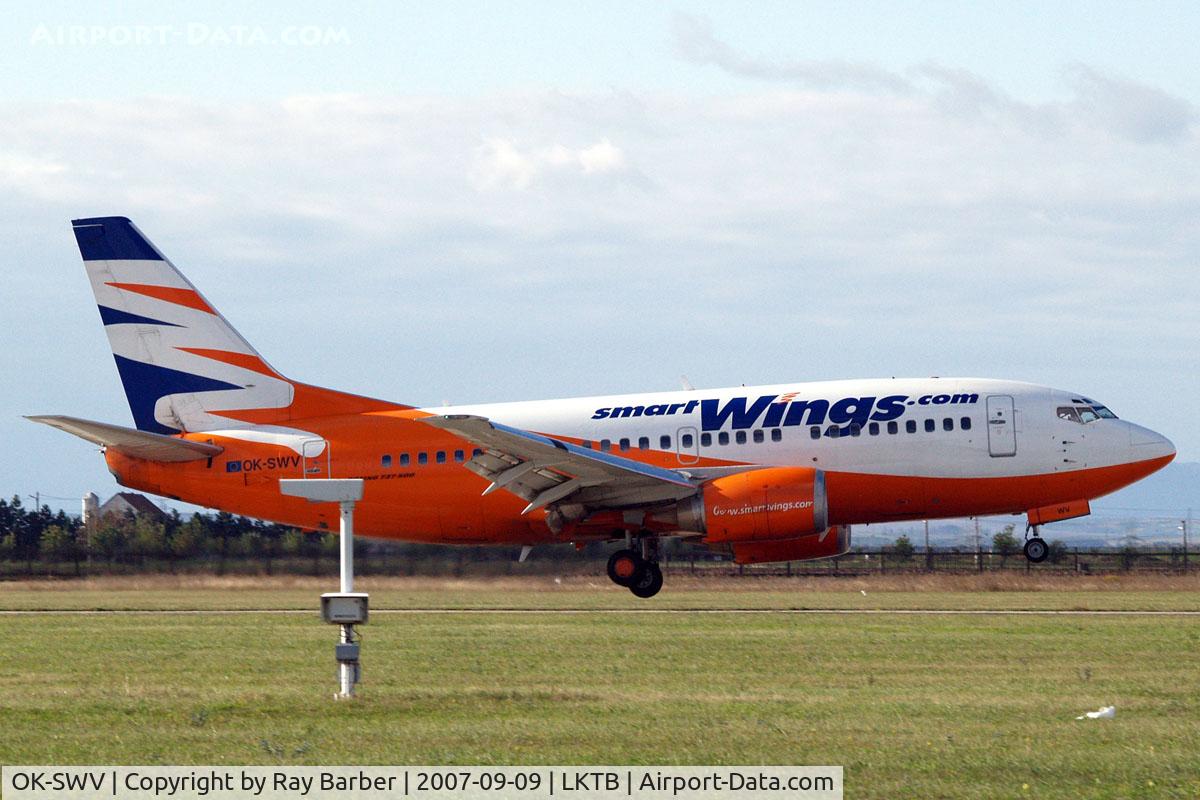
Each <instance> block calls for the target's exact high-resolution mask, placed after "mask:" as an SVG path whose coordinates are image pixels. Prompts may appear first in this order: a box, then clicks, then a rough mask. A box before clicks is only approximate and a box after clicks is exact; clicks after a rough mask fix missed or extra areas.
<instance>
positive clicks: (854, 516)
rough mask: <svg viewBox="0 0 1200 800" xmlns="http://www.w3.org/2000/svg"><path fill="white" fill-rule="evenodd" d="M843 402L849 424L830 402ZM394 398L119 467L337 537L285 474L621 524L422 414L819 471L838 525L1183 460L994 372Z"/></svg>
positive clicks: (451, 504)
mask: <svg viewBox="0 0 1200 800" xmlns="http://www.w3.org/2000/svg"><path fill="white" fill-rule="evenodd" d="M889 398H891V399H890V400H889ZM896 398H902V399H896ZM847 400H850V401H852V402H847ZM883 401H886V402H883ZM935 401H938V402H935ZM952 401H953V402H952ZM839 403H841V404H842V405H841V409H840V411H841V413H838V414H836V420H835V419H833V418H832V417H831V410H833V411H838V410H839V409H838V404H839ZM384 405H385V404H380V406H381V407H379V408H378V409H375V410H370V411H365V412H362V413H355V414H338V415H331V416H322V417H312V418H309V419H302V420H288V421H280V422H282V424H275V425H272V426H270V427H269V429H268V430H263V429H261V428H259V427H248V428H242V429H227V430H223V431H222V430H212V431H207V432H204V433H187V434H183V436H184V437H185V438H188V439H194V440H197V441H206V442H207V441H211V442H214V443H216V444H219V445H220V446H221V447H222V448H224V451H223V452H222V453H221V454H220V455H218V456H216V457H215V458H213V459H212V460H211V462H209V461H191V462H186V463H183V464H159V463H155V462H147V461H139V460H137V459H132V458H128V457H125V456H123V455H121V454H120V453H119V452H117V451H113V450H110V451H109V452H108V453H107V459H108V464H109V467H110V469H111V470H112V471H113V474H114V475H115V476H116V477H117V480H118V481H119V482H121V483H122V484H123V485H126V486H129V487H132V488H137V489H141V490H144V491H148V492H153V493H156V494H161V495H166V496H168V497H174V498H176V499H179V500H184V501H187V502H190V503H196V504H198V505H203V506H209V507H213V508H221V509H225V510H228V511H231V512H234V513H238V514H245V515H247V516H253V517H260V518H263V519H271V520H276V521H279V522H284V523H287V524H291V525H299V526H303V527H307V528H333V529H336V527H337V509H336V508H322V507H320V506H313V505H311V504H309V503H307V502H305V501H303V500H301V499H298V498H287V497H283V496H281V495H280V494H279V489H278V480H279V479H280V478H297V477H361V478H363V479H364V480H365V481H366V483H365V487H364V496H363V501H362V502H361V503H360V504H359V506H358V510H357V527H358V530H359V531H360V532H361V533H363V534H365V535H367V536H378V537H385V538H395V539H404V540H411V541H424V542H453V543H463V544H487V543H490V544H532V543H537V542H548V541H572V540H578V539H580V538H588V537H589V536H591V537H602V538H606V537H607V536H608V535H609V534H610V532H611V531H612V529H613V528H614V525H615V527H618V528H619V527H620V524H619V523H614V521H613V519H612V518H611V517H605V516H603V515H601V518H599V519H592V520H588V521H585V522H583V523H582V524H580V525H577V526H574V527H571V528H569V529H567V530H562V531H559V532H557V533H556V532H554V531H552V530H551V529H550V528H549V527H548V526H547V525H546V524H545V521H544V520H545V513H544V512H540V513H532V514H522V510H523V508H524V507H525V506H526V504H527V503H526V501H525V500H524V499H522V498H520V497H516V496H514V495H510V494H507V493H503V492H493V493H491V494H488V495H486V496H484V495H482V494H481V492H482V491H483V490H484V489H485V488H487V486H488V484H489V482H488V480H486V479H484V478H481V477H478V476H477V475H475V474H473V473H472V472H470V471H468V470H466V469H464V468H463V463H464V461H465V460H467V459H470V458H471V457H472V454H473V453H474V451H475V449H476V448H475V447H474V446H473V445H472V444H471V443H470V442H466V441H464V440H463V439H461V438H459V437H458V436H455V435H453V434H451V433H447V432H445V431H442V430H438V429H436V428H431V427H429V426H427V425H424V424H421V422H420V421H419V420H420V419H421V418H422V417H429V416H442V415H457V414H471V415H479V416H484V417H487V418H488V419H491V420H496V421H499V422H503V423H505V424H507V425H511V426H513V427H517V428H523V429H527V430H532V431H536V432H539V433H542V434H545V435H547V436H550V437H553V438H558V439H561V440H564V441H568V442H572V443H576V444H583V445H584V446H588V445H590V446H591V447H593V448H595V449H596V450H598V451H601V450H602V449H607V450H608V451H610V452H612V453H614V454H618V455H620V456H622V457H624V458H628V459H632V460H636V461H641V462H644V463H647V464H653V465H656V466H661V467H666V468H668V469H677V470H684V471H687V472H689V473H691V474H700V475H703V474H705V473H710V474H714V475H716V474H722V473H723V472H725V471H726V470H722V469H721V468H745V467H747V466H755V467H793V466H804V467H814V468H818V469H820V470H823V471H824V475H825V482H826V491H827V495H828V506H829V524H830V525H852V524H865V523H874V522H890V521H897V520H912V519H936V518H940V517H962V516H976V515H987V514H1016V513H1026V512H1028V511H1031V510H1034V509H1042V508H1046V507H1050V506H1055V505H1059V504H1065V503H1071V502H1076V501H1086V500H1091V499H1093V498H1096V497H1099V496H1101V495H1105V494H1108V493H1110V492H1113V491H1115V490H1117V489H1119V488H1121V487H1123V486H1126V485H1128V484H1130V483H1132V482H1134V481H1136V480H1139V479H1140V478H1143V477H1145V476H1146V475H1149V474H1150V473H1152V472H1154V471H1156V470H1158V469H1160V468H1161V467H1162V466H1164V465H1165V464H1167V463H1168V462H1169V461H1170V460H1171V459H1172V458H1173V456H1174V448H1173V447H1172V445H1171V443H1170V442H1169V441H1167V440H1166V439H1164V438H1163V437H1162V436H1160V435H1158V434H1156V433H1154V432H1152V431H1149V430H1147V429H1145V428H1142V427H1140V426H1138V425H1135V424H1132V423H1129V422H1126V421H1125V420H1120V419H1115V418H1111V417H1101V416H1099V415H1098V414H1097V413H1095V411H1094V410H1093V409H1094V407H1095V404H1093V403H1092V402H1091V401H1090V400H1086V399H1085V398H1082V397H1081V396H1080V395H1079V394H1074V393H1071V392H1065V391H1060V390H1057V389H1051V388H1048V387H1043V386H1035V385H1032V384H1026V383H1015V382H1009V381H996V380H982V379H949V378H934V379H925V380H896V379H890V380H853V381H831V382H822V383H798V384H783V385H779V386H759V387H739V388H736V389H720V390H708V391H705V390H695V391H684V392H662V393H651V394H635V395H619V396H604V397H587V398H575V399H568V400H547V401H536V402H525V403H499V404H488V405H472V406H455V407H445V408H437V409H414V408H405V407H400V406H397V407H394V408H386V407H384ZM793 408H795V409H798V410H797V411H795V412H793V411H792V409H793ZM989 408H990V409H991V410H990V411H989ZM1060 409H1071V410H1072V411H1073V414H1072V413H1067V412H1065V411H1064V412H1063V413H1062V414H1061V415H1060V413H1059V411H1060ZM605 410H607V413H606V411H605ZM614 410H615V413H614ZM1084 410H1086V416H1088V417H1089V420H1088V421H1087V422H1084V421H1082V420H1081V419H1080V416H1084V415H1085V411H1084ZM822 411H823V413H822ZM872 417H875V419H872ZM1046 521H1050V520H1046Z"/></svg>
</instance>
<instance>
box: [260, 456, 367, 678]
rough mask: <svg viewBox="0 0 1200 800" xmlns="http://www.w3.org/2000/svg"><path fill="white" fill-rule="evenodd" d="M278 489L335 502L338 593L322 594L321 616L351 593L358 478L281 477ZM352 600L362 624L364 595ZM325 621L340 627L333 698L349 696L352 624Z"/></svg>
mask: <svg viewBox="0 0 1200 800" xmlns="http://www.w3.org/2000/svg"><path fill="white" fill-rule="evenodd" d="M279 490H280V491H281V492H282V493H283V494H285V495H290V496H293V497H303V498H305V499H307V500H308V501H309V502H312V503H337V504H338V507H339V509H340V510H341V519H340V524H339V526H338V536H339V538H340V539H341V541H340V542H339V550H340V552H341V567H340V571H339V573H340V577H341V592H340V593H339V594H338V595H330V594H325V595H322V596H321V602H322V606H321V607H322V613H325V611H324V610H325V609H326V601H330V602H332V601H333V600H334V599H337V600H345V599H348V598H346V597H344V596H345V595H352V594H354V503H355V501H356V500H361V499H362V495H363V481H362V479H361V478H350V479H341V480H336V479H332V478H324V479H321V478H311V479H287V478H285V479H281V480H280V481H279ZM354 599H357V600H361V606H360V607H359V608H358V609H357V611H358V612H359V613H356V614H355V615H354V616H356V617H357V618H358V620H359V621H360V622H366V609H367V606H366V600H367V597H366V595H365V594H363V595H354ZM342 619H345V617H343V618H342ZM326 621H327V622H335V621H336V622H339V623H340V624H339V626H338V627H339V628H340V632H339V634H338V643H339V647H338V649H337V650H336V651H335V654H336V655H337V662H338V694H337V697H353V696H354V684H355V683H356V682H357V680H358V665H359V662H358V646H357V645H356V644H355V642H354V623H349V622H341V620H340V619H334V618H333V614H332V613H330V614H329V615H328V616H326ZM348 645H353V647H348Z"/></svg>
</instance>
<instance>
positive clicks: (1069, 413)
mask: <svg viewBox="0 0 1200 800" xmlns="http://www.w3.org/2000/svg"><path fill="white" fill-rule="evenodd" d="M1058 418H1059V419H1065V420H1066V421H1067V422H1079V414H1078V413H1076V411H1075V409H1074V408H1072V407H1071V406H1059V407H1058Z"/></svg>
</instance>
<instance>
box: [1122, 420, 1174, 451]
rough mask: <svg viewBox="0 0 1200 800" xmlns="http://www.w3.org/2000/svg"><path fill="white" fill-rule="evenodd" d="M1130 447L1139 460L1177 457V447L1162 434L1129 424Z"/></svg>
mask: <svg viewBox="0 0 1200 800" xmlns="http://www.w3.org/2000/svg"><path fill="white" fill-rule="evenodd" d="M1129 446H1130V447H1131V448H1133V450H1134V451H1135V452H1136V453H1137V454H1138V457H1139V458H1162V457H1164V456H1170V457H1172V458H1174V457H1175V445H1174V444H1172V443H1171V440H1170V439H1168V438H1167V437H1165V436H1163V435H1162V434H1161V433H1155V432H1154V431H1152V430H1150V429H1149V428H1143V427H1142V426H1141V425H1135V424H1133V423H1132V422H1131V423H1129Z"/></svg>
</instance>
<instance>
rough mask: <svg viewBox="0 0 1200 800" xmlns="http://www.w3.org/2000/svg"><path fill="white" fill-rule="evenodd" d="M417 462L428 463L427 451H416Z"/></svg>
mask: <svg viewBox="0 0 1200 800" xmlns="http://www.w3.org/2000/svg"><path fill="white" fill-rule="evenodd" d="M417 463H418V464H428V463H429V454H428V453H417Z"/></svg>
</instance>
